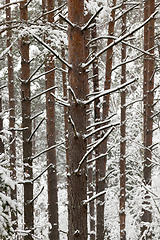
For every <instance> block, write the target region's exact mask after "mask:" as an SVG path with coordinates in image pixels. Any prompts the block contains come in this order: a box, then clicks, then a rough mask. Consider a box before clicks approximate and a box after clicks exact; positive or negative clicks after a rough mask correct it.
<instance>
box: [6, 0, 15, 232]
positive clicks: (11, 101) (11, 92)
mask: <svg viewBox="0 0 160 240" xmlns="http://www.w3.org/2000/svg"><path fill="white" fill-rule="evenodd" d="M8 3H10V1H8V0H6V4H8ZM6 21H7V22H8V23H9V28H8V30H7V48H9V47H10V46H11V39H12V30H11V29H10V28H11V23H10V22H11V8H10V7H8V8H6ZM7 58H8V90H9V109H10V116H9V128H10V130H11V133H12V135H11V136H10V168H11V177H12V179H13V180H15V179H16V140H15V131H14V127H15V96H14V72H13V53H12V47H10V50H9V53H8V54H7ZM11 198H12V199H17V191H16V187H15V189H14V190H12V189H11ZM12 220H13V221H16V220H17V217H16V216H15V214H12ZM14 227H15V228H16V222H15V226H14Z"/></svg>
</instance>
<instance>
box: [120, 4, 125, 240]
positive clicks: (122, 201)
mask: <svg viewBox="0 0 160 240" xmlns="http://www.w3.org/2000/svg"><path fill="white" fill-rule="evenodd" d="M124 2H125V1H124ZM124 2H123V5H122V10H123V11H125V9H126V7H125V5H124ZM125 30H126V14H124V15H123V16H122V33H124V32H125ZM121 54H122V57H121V59H122V62H123V61H125V59H126V45H125V44H123V43H122V49H121ZM125 82H126V65H125V64H124V65H122V69H121V84H123V83H125ZM125 103H126V92H125V90H122V91H121V126H120V132H121V141H120V198H119V216H120V239H121V240H126V230H125V222H126V219H125V216H126V214H125V196H126V158H125V153H126V139H125V137H126V124H125V121H126V107H125Z"/></svg>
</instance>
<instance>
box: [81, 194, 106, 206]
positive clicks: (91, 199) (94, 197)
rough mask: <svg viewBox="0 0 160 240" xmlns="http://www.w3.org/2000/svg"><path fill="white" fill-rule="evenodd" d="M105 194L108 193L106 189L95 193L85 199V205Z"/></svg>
mask: <svg viewBox="0 0 160 240" xmlns="http://www.w3.org/2000/svg"><path fill="white" fill-rule="evenodd" d="M104 194H106V191H102V192H100V193H97V194H95V195H93V196H92V197H91V198H89V199H87V200H83V205H85V204H87V203H89V202H91V201H93V200H95V199H97V198H98V197H100V196H102V195H104Z"/></svg>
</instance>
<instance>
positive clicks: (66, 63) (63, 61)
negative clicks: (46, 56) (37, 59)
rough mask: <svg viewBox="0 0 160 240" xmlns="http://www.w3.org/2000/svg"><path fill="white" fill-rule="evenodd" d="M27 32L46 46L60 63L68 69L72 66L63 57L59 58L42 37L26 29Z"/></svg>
mask: <svg viewBox="0 0 160 240" xmlns="http://www.w3.org/2000/svg"><path fill="white" fill-rule="evenodd" d="M28 32H29V33H30V34H31V35H32V36H33V37H34V38H35V39H36V40H37V41H38V42H39V43H41V44H42V45H43V46H44V47H45V48H47V49H48V50H49V51H50V52H51V53H52V54H53V55H54V56H56V58H57V59H59V60H60V61H61V62H62V63H64V64H65V65H66V66H67V67H68V68H69V69H71V68H72V66H71V64H69V63H68V62H66V61H65V60H64V59H62V58H61V56H60V55H59V54H58V53H57V52H56V51H54V50H53V49H52V48H51V47H50V46H49V45H48V44H47V43H45V42H44V41H43V40H42V39H40V38H39V37H38V36H36V35H35V34H33V33H32V32H30V31H29V30H28Z"/></svg>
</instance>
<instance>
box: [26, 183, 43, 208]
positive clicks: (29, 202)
mask: <svg viewBox="0 0 160 240" xmlns="http://www.w3.org/2000/svg"><path fill="white" fill-rule="evenodd" d="M43 190H44V186H43V187H42V188H41V190H40V192H39V193H38V194H37V195H36V196H35V197H34V198H33V199H32V200H30V201H28V202H27V204H31V203H32V202H34V201H35V200H36V199H37V198H38V197H39V195H40V194H41V193H42V192H43Z"/></svg>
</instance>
